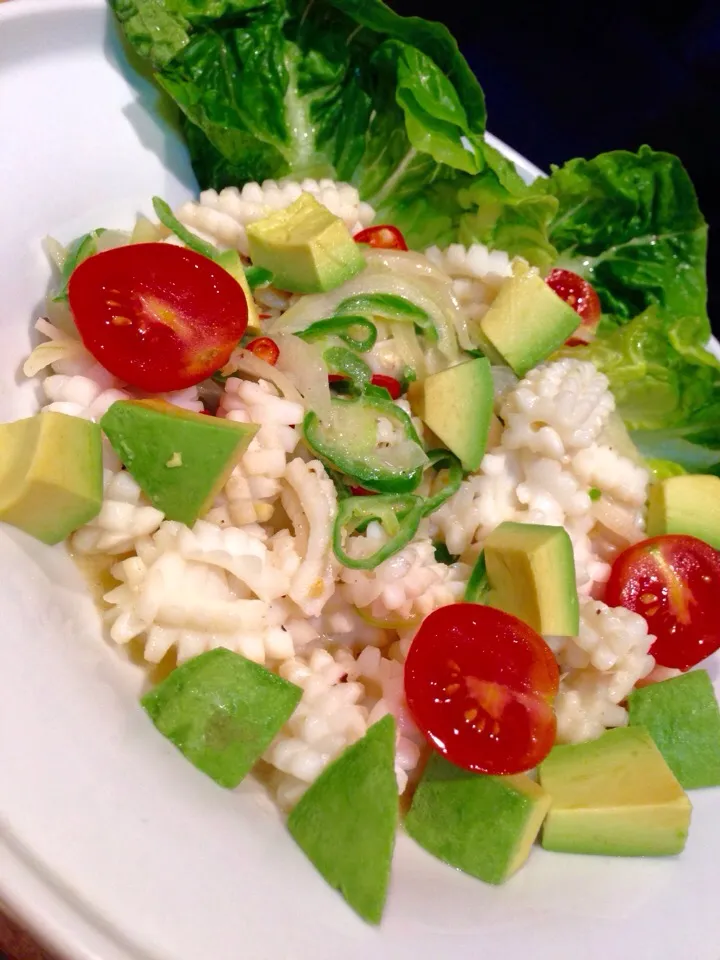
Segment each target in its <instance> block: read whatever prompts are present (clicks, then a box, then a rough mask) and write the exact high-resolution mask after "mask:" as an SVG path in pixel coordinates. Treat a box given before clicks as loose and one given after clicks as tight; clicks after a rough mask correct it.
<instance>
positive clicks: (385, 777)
mask: <svg viewBox="0 0 720 960" xmlns="http://www.w3.org/2000/svg"><path fill="white" fill-rule="evenodd" d="M397 819H398V790H397V781H396V779H395V721H394V720H393V718H392V717H391V716H390V715H388V716H385V717H383V718H382V720H379V721H378V722H377V723H375V724H373V726H372V727H370V729H369V730H368V732H367V733H366V734H365V736H364V737H363V738H362V740H358V742H357V743H354V744H352V746H350V747H348V748H347V749H346V750H345V751H344V753H342V754H341V755H340V756H339V757H338V758H337V760H335V761H334V762H333V763H331V764H330V765H329V766H328V767H326V768H325V770H323V772H322V773H321V774H320V776H319V777H318V778H317V780H316V781H315V782H314V783H313V784H312V785H311V786H310V787H309V789H308V790H307V792H306V793H305V794H303V796H302V797H301V798H300V800H299V802H298V804H297V806H296V807H295V808H294V809H293V810H292V812H291V813H290V817H289V818H288V829H289V831H290V833H291V834H292V836H293V837H294V838H295V841H296V842H297V844H298V845H299V846H300V847H301V848H302V850H303V852H304V853H305V854H306V856H307V857H308V858H309V859H310V860H311V861H312V863H313V865H314V866H315V868H316V869H317V870H318V871H319V872H320V873H321V874H322V876H323V877H324V878H325V880H327V882H328V883H329V884H330V886H331V887H333V888H334V889H335V890H339V891H340V893H341V894H342V895H343V896H344V897H345V899H346V900H347V902H348V903H349V904H350V906H351V907H352V908H353V910H355V911H356V912H357V913H358V914H360V916H361V917H362V918H363V919H364V920H367V921H368V922H370V923H379V922H380V919H381V917H382V912H383V908H384V906H385V899H386V897H387V888H388V883H389V880H390V864H391V862H392V854H393V848H394V846H395V831H396V828H397Z"/></svg>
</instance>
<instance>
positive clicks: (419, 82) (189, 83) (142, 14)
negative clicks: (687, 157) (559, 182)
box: [110, 0, 556, 264]
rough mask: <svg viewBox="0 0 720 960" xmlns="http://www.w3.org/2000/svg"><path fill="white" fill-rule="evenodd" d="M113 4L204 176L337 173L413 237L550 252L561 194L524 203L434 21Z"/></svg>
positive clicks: (171, 3)
mask: <svg viewBox="0 0 720 960" xmlns="http://www.w3.org/2000/svg"><path fill="white" fill-rule="evenodd" d="M110 2H111V5H112V7H113V9H114V11H115V13H116V14H117V17H118V20H119V21H120V22H121V24H122V26H123V29H124V31H125V34H126V37H127V39H128V41H129V42H130V43H131V44H132V46H133V47H134V48H135V49H136V51H137V52H138V53H139V54H140V55H141V56H143V57H146V58H147V59H148V60H149V61H150V63H151V65H152V67H153V68H154V70H155V76H156V79H157V81H158V83H159V84H160V85H161V86H162V87H163V88H164V89H165V90H166V91H167V92H168V94H169V95H170V96H171V97H172V98H173V100H175V102H176V103H177V104H178V106H179V107H180V109H181V111H182V114H183V117H184V130H185V135H186V139H187V142H188V146H189V148H190V153H191V157H192V160H193V166H194V169H195V173H196V175H197V178H198V181H199V182H200V185H201V186H202V187H211V186H212V187H215V188H221V187H223V186H226V185H229V184H237V183H242V182H245V181H248V180H260V181H262V180H264V179H267V178H279V177H282V176H286V175H292V176H294V177H296V178H302V177H304V176H314V177H323V176H327V177H335V178H337V179H339V180H347V181H350V182H352V183H354V184H355V185H356V186H357V187H358V189H359V191H360V193H361V196H362V197H363V199H364V200H366V201H367V202H369V203H371V204H372V205H373V206H374V207H375V208H376V210H377V212H378V220H379V221H381V222H382V221H384V222H388V221H389V222H392V223H394V224H396V225H397V226H398V227H399V228H400V229H401V230H402V231H403V233H404V234H405V236H406V238H407V240H408V242H409V243H410V244H411V245H412V246H414V247H416V248H422V247H423V246H427V245H429V244H431V243H438V244H447V243H449V242H451V241H453V240H458V239H459V238H460V236H461V235H462V236H463V237H465V238H466V239H473V240H482V241H483V242H488V243H491V244H493V245H495V246H499V245H500V244H501V243H503V244H505V248H506V249H510V252H517V253H522V254H523V255H525V256H527V257H528V258H529V259H531V260H532V262H533V263H541V264H545V263H548V262H550V259H551V258H552V255H553V253H552V248H551V247H550V246H549V244H548V242H547V237H546V232H547V229H546V228H547V223H548V221H549V219H550V216H551V214H552V211H553V210H554V209H555V206H556V201H554V200H552V198H545V199H544V200H538V199H536V198H532V199H527V200H526V199H523V198H524V196H525V194H526V188H525V186H524V184H523V182H522V180H521V179H520V177H519V176H518V175H517V173H516V172H515V169H514V167H513V166H512V164H510V163H508V161H506V160H505V159H504V158H503V157H501V156H500V154H498V153H497V151H495V150H493V149H492V148H491V147H489V146H488V145H487V144H486V143H485V140H484V137H483V133H484V130H485V119H486V115H485V101H484V97H483V93H482V89H481V88H480V85H479V84H478V82H477V80H476V78H475V76H474V74H473V73H472V71H471V70H470V68H469V66H468V65H467V63H466V61H465V60H464V58H463V57H462V56H461V54H460V53H459V51H458V48H457V44H456V43H455V41H454V40H453V39H452V37H451V36H450V34H449V33H448V31H447V30H446V28H445V27H444V26H442V25H441V24H437V23H430V22H428V21H425V20H422V19H419V18H417V17H401V16H399V15H398V14H396V13H394V12H393V11H392V10H391V9H390V8H389V7H387V6H386V5H385V4H384V3H382V2H381V0H313V2H312V3H308V2H307V0H214V2H208V3H198V0H110ZM488 197H492V206H490V205H487V206H485V201H486V200H487V199H488ZM478 203H483V209H482V210H478ZM478 214H481V216H480V218H479V219H477V218H478Z"/></svg>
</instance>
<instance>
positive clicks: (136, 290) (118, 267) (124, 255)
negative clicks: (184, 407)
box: [68, 243, 247, 393]
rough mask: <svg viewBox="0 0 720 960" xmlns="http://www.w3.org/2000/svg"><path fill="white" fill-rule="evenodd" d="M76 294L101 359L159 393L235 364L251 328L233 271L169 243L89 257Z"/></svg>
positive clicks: (81, 323)
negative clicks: (232, 356) (242, 340)
mask: <svg viewBox="0 0 720 960" xmlns="http://www.w3.org/2000/svg"><path fill="white" fill-rule="evenodd" d="M68 297H69V301H70V309H71V310H72V314H73V317H74V319H75V323H76V325H77V328H78V331H79V333H80V336H81V338H82V341H83V343H84V344H85V346H86V347H87V349H88V350H89V351H90V353H91V354H92V355H93V356H94V357H95V359H96V360H97V361H98V362H99V363H101V364H102V365H103V366H104V367H105V368H106V369H107V370H109V371H110V373H113V374H114V375H115V376H116V377H118V378H119V379H120V380H123V381H124V382H125V383H129V384H131V385H132V386H134V387H139V388H140V389H142V390H147V391H149V392H151V393H158V392H165V391H167V390H180V389H182V388H183V387H189V386H192V385H193V384H195V383H200V381H201V380H205V379H206V378H207V377H209V376H210V375H211V374H212V373H214V372H215V371H216V370H218V369H219V368H220V367H222V366H223V365H224V364H225V363H227V361H228V359H229V357H230V354H231V353H232V351H233V349H234V348H235V346H236V345H237V343H238V341H239V340H240V338H241V337H242V335H243V333H244V332H245V328H246V326H247V302H246V300H245V294H244V293H243V291H242V288H241V287H240V284H239V283H238V282H237V281H236V280H234V279H233V277H231V276H230V274H229V273H228V272H227V270H224V269H223V268H222V267H221V266H219V265H218V264H216V263H214V262H213V261H212V260H209V259H208V258H207V257H203V256H201V255H200V254H198V253H195V252H194V251H192V250H187V249H186V248H185V247H177V246H174V245H173V244H167V243H137V244H133V245H131V246H127V247H116V248H115V249H113V250H106V251H105V252H104V253H98V254H96V255H95V256H93V257H88V259H87V260H83V261H82V263H81V264H80V265H79V266H78V267H76V268H75V270H74V271H73V273H72V275H71V277H70V283H69V285H68Z"/></svg>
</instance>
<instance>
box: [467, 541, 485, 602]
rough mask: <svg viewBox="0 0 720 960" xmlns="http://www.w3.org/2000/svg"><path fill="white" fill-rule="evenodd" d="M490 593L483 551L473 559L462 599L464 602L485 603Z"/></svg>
mask: <svg viewBox="0 0 720 960" xmlns="http://www.w3.org/2000/svg"><path fill="white" fill-rule="evenodd" d="M489 593H490V581H489V580H488V575H487V567H486V565H485V551H482V552H481V554H480V556H479V557H478V558H477V560H476V561H475V566H474V567H473V568H472V573H471V574H470V579H469V580H468V582H467V586H466V587H465V596H464V597H463V600H464V601H465V602H466V603H487V598H488V594H489Z"/></svg>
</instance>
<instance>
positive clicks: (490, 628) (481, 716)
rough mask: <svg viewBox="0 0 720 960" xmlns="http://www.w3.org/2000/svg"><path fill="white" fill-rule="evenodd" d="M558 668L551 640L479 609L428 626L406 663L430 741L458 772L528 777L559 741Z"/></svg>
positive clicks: (462, 608) (443, 613)
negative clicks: (526, 773)
mask: <svg viewBox="0 0 720 960" xmlns="http://www.w3.org/2000/svg"><path fill="white" fill-rule="evenodd" d="M559 679H560V678H559V674H558V666H557V663H556V661H555V657H554V656H553V654H552V651H551V650H550V648H549V647H548V645H547V644H546V643H545V641H544V640H543V638H542V637H541V636H540V635H539V634H537V633H535V631H534V630H533V629H532V628H531V627H529V626H528V625H527V624H526V623H523V622H522V621H521V620H518V619H517V618H516V617H512V616H510V614H507V613H503V612H502V611H501V610H495V609H494V608H493V607H485V606H482V605H481V604H477V603H454V604H451V605H450V606H447V607H440V608H439V609H438V610H435V611H434V612H433V613H431V614H430V615H429V616H427V617H426V618H425V620H423V622H422V625H421V627H420V629H419V631H418V633H417V634H416V636H415V639H414V640H413V642H412V646H411V647H410V652H409V653H408V657H407V660H406V662H405V696H406V698H407V702H408V706H409V707H410V711H411V713H412V715H413V717H414V718H415V722H416V723H417V725H418V727H419V728H420V729H421V730H422V732H423V733H424V734H425V736H426V737H427V739H428V741H429V743H430V744H431V745H432V746H433V747H434V748H435V749H436V750H438V751H439V752H440V753H442V754H443V755H444V756H446V757H447V758H448V760H450V761H451V762H452V763H454V764H456V766H459V767H464V768H465V769H466V770H474V771H477V772H479V773H491V774H506V773H507V774H510V773H521V772H522V771H523V770H530V769H531V768H532V767H534V766H536V765H537V764H538V763H539V762H540V761H541V760H542V759H543V758H544V757H545V756H547V754H548V753H549V752H550V749H551V748H552V745H553V743H554V742H555V714H554V713H553V709H552V701H553V700H554V698H555V695H556V693H557V690H558V683H559Z"/></svg>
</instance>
